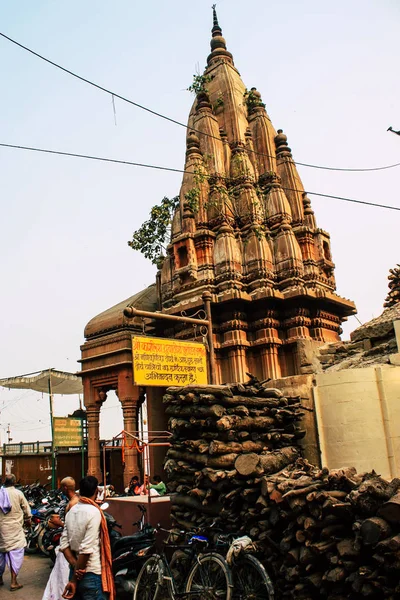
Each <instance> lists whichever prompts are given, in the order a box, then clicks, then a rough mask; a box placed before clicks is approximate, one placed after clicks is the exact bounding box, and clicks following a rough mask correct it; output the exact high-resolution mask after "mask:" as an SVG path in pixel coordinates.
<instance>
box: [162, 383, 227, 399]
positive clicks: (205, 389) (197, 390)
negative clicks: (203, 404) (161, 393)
mask: <svg viewBox="0 0 400 600" xmlns="http://www.w3.org/2000/svg"><path fill="white" fill-rule="evenodd" d="M166 391H167V394H172V395H174V396H176V395H178V394H183V395H185V396H186V395H187V394H188V393H190V392H193V393H194V394H212V395H214V396H216V397H218V398H220V397H226V396H228V397H229V396H233V394H232V392H231V389H230V387H229V386H228V385H186V386H185V387H175V386H171V387H169V388H167V390H166Z"/></svg>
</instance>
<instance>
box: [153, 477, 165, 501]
mask: <svg viewBox="0 0 400 600" xmlns="http://www.w3.org/2000/svg"><path fill="white" fill-rule="evenodd" d="M153 481H154V483H151V484H150V485H149V489H150V494H151V490H155V491H156V492H157V493H158V495H159V496H165V494H166V493H167V486H166V485H165V483H164V482H163V481H161V477H160V476H159V475H154V476H153Z"/></svg>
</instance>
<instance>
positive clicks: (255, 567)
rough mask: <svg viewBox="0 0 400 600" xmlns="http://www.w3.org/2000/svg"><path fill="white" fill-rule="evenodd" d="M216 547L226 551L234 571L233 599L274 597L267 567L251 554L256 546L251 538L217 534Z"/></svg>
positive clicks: (259, 599) (269, 598)
mask: <svg viewBox="0 0 400 600" xmlns="http://www.w3.org/2000/svg"><path fill="white" fill-rule="evenodd" d="M241 541H243V544H242V545H241V544H240V542H241ZM235 543H236V548H235V547H234V545H235ZM246 545H247V550H246ZM215 547H216V549H223V550H224V551H225V552H226V555H227V562H228V565H229V567H230V568H231V570H232V573H233V584H234V592H233V600H273V599H274V597H275V594H274V586H273V584H272V581H271V579H270V578H269V575H268V573H267V570H266V568H265V567H264V565H263V564H262V563H261V562H260V561H259V560H258V558H256V557H255V556H253V554H251V552H252V551H253V552H254V546H253V544H252V542H251V539H250V538H247V537H238V535H237V534H232V533H230V534H217V537H216V542H215Z"/></svg>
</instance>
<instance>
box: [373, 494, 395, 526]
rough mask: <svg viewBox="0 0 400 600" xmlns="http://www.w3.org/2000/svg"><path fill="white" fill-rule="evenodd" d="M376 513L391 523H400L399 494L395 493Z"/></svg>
mask: <svg viewBox="0 0 400 600" xmlns="http://www.w3.org/2000/svg"><path fill="white" fill-rule="evenodd" d="M378 515H379V516H380V517H382V519H385V520H386V521H388V522H389V523H392V524H396V525H398V524H400V494H395V495H394V496H392V498H390V499H389V500H388V501H387V502H385V503H384V504H383V505H382V506H381V507H380V508H379V510H378Z"/></svg>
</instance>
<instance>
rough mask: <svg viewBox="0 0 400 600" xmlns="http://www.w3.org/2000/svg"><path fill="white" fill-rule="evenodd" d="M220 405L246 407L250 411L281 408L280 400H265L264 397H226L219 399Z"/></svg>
mask: <svg viewBox="0 0 400 600" xmlns="http://www.w3.org/2000/svg"><path fill="white" fill-rule="evenodd" d="M214 402H215V400H214ZM218 403H220V404H222V405H223V406H225V407H227V408H229V407H234V406H246V408H248V409H251V408H255V409H257V408H259V409H271V408H279V406H280V402H279V400H275V399H270V398H265V397H262V396H238V395H234V396H231V397H226V396H224V397H223V398H218Z"/></svg>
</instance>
